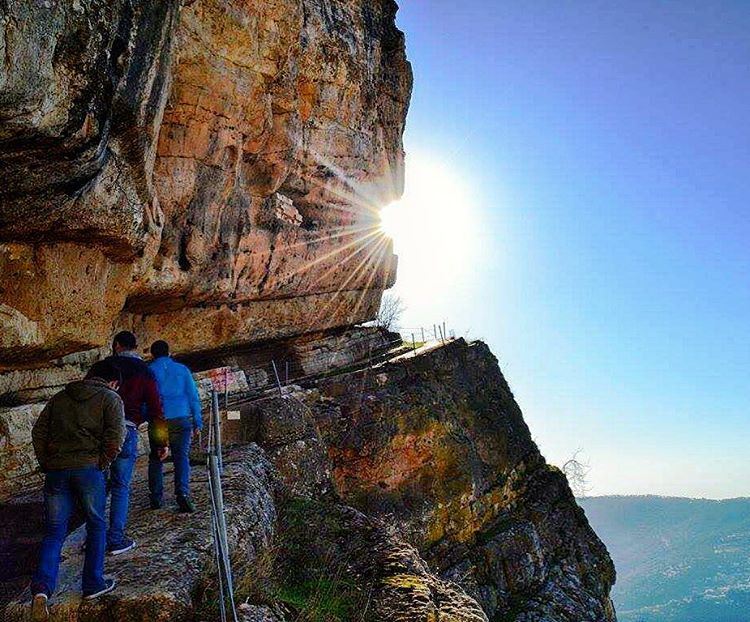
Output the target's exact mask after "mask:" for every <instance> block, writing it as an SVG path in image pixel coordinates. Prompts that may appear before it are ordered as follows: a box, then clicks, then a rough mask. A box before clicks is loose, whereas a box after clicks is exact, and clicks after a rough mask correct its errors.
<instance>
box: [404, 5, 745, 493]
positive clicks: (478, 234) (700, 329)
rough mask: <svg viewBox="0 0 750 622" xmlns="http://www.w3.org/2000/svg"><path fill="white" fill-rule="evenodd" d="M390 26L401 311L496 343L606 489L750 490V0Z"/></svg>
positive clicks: (469, 13)
mask: <svg viewBox="0 0 750 622" xmlns="http://www.w3.org/2000/svg"><path fill="white" fill-rule="evenodd" d="M398 22H399V25H400V27H401V28H402V29H403V30H404V31H405V33H406V37H407V51H408V54H409V58H410V59H411V61H412V64H413V66H414V71H415V90H414V97H413V102H412V107H411V111H410V114H409V119H408V122H407V132H406V137H405V147H406V151H407V195H409V193H410V192H411V197H410V198H409V200H408V203H409V204H411V205H416V206H417V207H418V208H419V209H416V208H415V210H414V218H413V219H412V220H411V222H410V223H408V224H407V225H403V226H402V228H403V229H404V230H405V233H404V235H402V236H397V238H396V240H395V243H396V252H397V253H398V254H399V257H400V259H399V261H400V265H399V271H400V272H399V280H398V283H397V286H396V289H395V292H396V293H397V294H398V295H400V296H401V297H402V298H403V299H404V301H405V303H406V305H407V307H408V309H407V311H406V313H405V314H404V317H403V324H404V325H406V326H420V325H424V326H431V325H432V324H433V323H435V322H440V321H443V320H445V321H447V322H448V324H449V326H450V327H451V328H453V329H454V330H455V331H456V332H457V333H458V334H462V335H467V336H469V337H471V338H483V339H485V340H486V341H487V342H488V343H489V344H490V346H491V347H492V349H493V351H494V352H495V354H496V355H497V356H498V358H499V359H500V364H501V367H502V370H503V372H504V374H505V375H506V377H507V379H508V381H509V382H510V384H511V387H512V389H513V391H514V393H515V395H516V397H517V399H518V401H519V404H520V405H521V408H522V409H523V412H524V415H525V418H526V421H527V422H528V424H529V426H530V428H531V431H532V434H533V436H534V438H535V440H536V441H537V442H538V444H539V445H540V448H541V450H542V452H543V453H544V455H545V456H546V457H547V459H548V460H549V461H550V462H552V463H554V464H561V463H563V462H564V461H565V460H566V459H567V458H569V457H570V456H571V455H572V454H573V453H574V452H575V451H576V449H578V448H582V449H583V452H584V455H585V456H586V459H587V460H588V462H589V463H590V467H591V473H590V480H591V484H592V486H593V488H592V490H591V494H592V495H598V496H601V495H611V494H620V495H628V494H654V495H666V496H678V497H689V498H700V497H705V498H712V499H723V498H732V497H743V496H744V497H746V496H750V484H748V482H749V481H750V463H749V462H748V460H747V457H746V456H747V447H748V446H749V445H750V417H748V405H749V404H750V385H749V384H748V382H747V378H746V375H747V370H748V369H750V286H749V285H748V274H750V249H748V245H747V240H748V238H750V219H749V218H748V208H747V200H748V198H749V197H750V175H748V174H747V163H748V161H750V118H749V117H748V115H747V110H748V107H749V106H748V105H749V104H750V80H748V77H750V76H749V75H748V74H749V73H750V70H748V67H750V40H749V39H748V37H747V32H748V28H749V27H750V5H748V4H746V3H739V2H726V1H724V2H716V3H711V4H710V5H706V4H705V3H700V2H697V1H689V2H681V3H671V2H668V3H658V4H655V3H651V2H646V1H645V0H636V1H634V2H629V3H626V4H619V5H617V4H614V5H612V4H606V3H600V2H594V1H588V0H582V1H580V2H575V3H571V4H551V3H546V2H523V3H522V2H505V3H496V2H483V1H479V0H467V2H464V3H461V4H460V5H459V6H457V5H455V3H452V2H447V0H434V1H432V2H429V3H428V2H423V1H419V0H413V1H404V2H401V10H400V12H399V17H398ZM431 162H432V163H437V164H438V165H439V166H440V167H442V168H438V167H436V166H435V165H433V164H430V163H431ZM412 170H414V171H416V174H415V175H412V177H411V178H412V179H422V180H424V179H428V180H429V179H430V178H432V179H433V180H434V182H435V184H437V186H438V187H439V188H438V189H437V190H435V191H434V192H430V189H429V185H428V186H425V184H424V181H422V182H419V181H418V182H410V171H412ZM431 170H433V171H447V172H446V173H445V174H443V173H441V172H435V173H433V174H430V171H431ZM410 184H411V189H410ZM420 184H421V186H420ZM441 195H443V196H442V198H441ZM462 195H463V196H465V199H457V198H456V197H457V196H462ZM420 240H424V241H423V242H420Z"/></svg>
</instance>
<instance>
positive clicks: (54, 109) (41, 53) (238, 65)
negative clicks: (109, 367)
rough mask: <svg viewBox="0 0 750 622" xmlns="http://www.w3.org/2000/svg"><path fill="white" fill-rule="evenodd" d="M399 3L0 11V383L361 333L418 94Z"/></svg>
mask: <svg viewBox="0 0 750 622" xmlns="http://www.w3.org/2000/svg"><path fill="white" fill-rule="evenodd" d="M396 10H397V7H396V4H395V3H394V2H393V1H392V0H376V1H372V0H327V1H326V2H319V1H316V0H274V1H273V2H271V1H268V0H241V1H240V0H190V1H188V0H184V1H182V2H180V1H178V0H163V1H160V2H151V1H148V0H106V1H103V0H76V1H75V2H61V1H56V0H51V1H49V2H24V1H22V2H11V3H2V4H0V47H1V48H2V50H3V54H2V55H0V169H1V170H2V178H3V183H2V184H0V371H1V370H6V371H7V370H12V369H19V368H33V367H40V366H42V365H44V364H45V363H46V362H48V361H50V360H52V359H55V358H57V357H61V356H64V355H68V354H70V353H74V352H78V351H84V350H87V349H91V348H96V347H100V346H102V345H103V344H105V343H106V342H107V341H108V340H109V338H110V336H111V334H112V332H113V330H116V329H119V328H130V329H132V330H134V331H135V332H136V333H137V334H138V335H139V336H140V337H141V339H142V341H143V342H144V343H148V342H149V341H150V340H151V339H153V338H156V337H162V338H166V339H168V340H169V341H171V342H172V344H173V346H174V348H175V349H176V350H177V351H178V352H189V351H196V350H202V349H208V348H216V347H220V346H227V345H228V346H231V345H239V344H247V343H252V342H255V341H258V340H267V339H274V338H278V337H287V336H291V335H298V334H303V333H307V332H312V331H316V330H321V329H326V328H330V327H335V326H346V325H351V324H354V323H356V322H360V321H364V320H368V319H371V318H372V317H373V315H374V314H375V312H376V310H377V307H378V304H379V301H380V296H381V293H382V291H383V289H385V288H387V287H389V286H390V285H391V284H392V283H393V280H394V277H395V266H396V262H395V257H394V256H393V254H392V250H391V245H390V242H389V241H388V240H387V239H386V238H385V237H384V236H382V235H381V234H380V233H379V232H378V230H377V210H378V208H379V207H380V206H381V205H382V204H383V203H386V202H388V201H390V200H392V199H393V198H395V197H397V196H399V195H400V193H401V191H402V186H403V150H402V144H401V136H402V133H403V129H404V122H405V116H406V112H407V108H408V102H409V97H410V91H411V79H412V78H411V69H410V66H409V63H408V62H407V60H406V56H405V52H404V37H403V35H402V33H401V32H399V31H398V30H397V28H396V26H395V14H396Z"/></svg>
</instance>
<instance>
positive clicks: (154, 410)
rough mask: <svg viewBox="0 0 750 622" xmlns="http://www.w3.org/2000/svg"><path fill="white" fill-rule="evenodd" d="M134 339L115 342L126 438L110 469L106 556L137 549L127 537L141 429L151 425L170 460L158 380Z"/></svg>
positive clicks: (161, 452)
mask: <svg viewBox="0 0 750 622" xmlns="http://www.w3.org/2000/svg"><path fill="white" fill-rule="evenodd" d="M137 346H138V343H137V341H136V338H135V335H134V334H133V333H131V332H129V331H122V332H120V333H117V335H115V338H114V341H113V342H112V351H113V353H114V354H113V356H110V357H109V358H107V361H110V362H111V363H113V364H114V365H115V366H116V367H117V369H118V370H119V371H120V374H121V375H122V381H121V382H120V389H119V391H118V393H119V394H120V397H121V398H122V401H123V403H124V405H125V425H126V427H127V436H126V437H125V443H124V444H123V446H122V450H121V451H120V454H119V455H118V456H117V459H116V460H115V461H114V462H113V463H112V466H111V467H110V469H109V481H108V483H107V484H108V490H109V492H110V494H111V495H112V499H111V502H110V510H109V529H108V530H107V552H108V553H109V554H110V555H120V554H121V553H125V552H126V551H129V550H130V549H132V548H133V547H134V546H135V541H134V540H132V539H131V538H129V537H128V536H126V535H125V525H126V524H127V519H128V505H129V502H130V480H131V479H132V477H133V469H134V467H135V459H136V458H137V457H138V427H139V426H140V425H141V424H143V423H146V422H148V424H149V426H150V427H151V437H152V439H155V442H156V444H157V447H158V449H157V451H158V455H159V458H160V459H161V460H164V459H165V458H166V457H167V453H168V449H167V444H168V435H167V423H166V420H165V419H164V411H163V409H162V405H161V399H160V398H159V390H158V389H157V386H156V380H155V379H154V375H153V373H152V372H151V370H150V369H149V368H148V365H146V363H145V362H144V361H143V359H142V358H141V357H140V355H139V354H138V352H137V350H136V348H137Z"/></svg>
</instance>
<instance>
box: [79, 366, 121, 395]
mask: <svg viewBox="0 0 750 622" xmlns="http://www.w3.org/2000/svg"><path fill="white" fill-rule="evenodd" d="M95 378H96V379H97V380H101V381H103V382H105V383H106V384H107V386H109V388H110V389H114V390H115V391H117V389H118V388H119V386H120V381H121V375H120V370H119V369H117V367H115V365H114V364H112V363H111V362H110V361H98V362H96V363H94V364H93V365H92V366H91V369H89V372H88V373H87V374H86V380H93V379H95Z"/></svg>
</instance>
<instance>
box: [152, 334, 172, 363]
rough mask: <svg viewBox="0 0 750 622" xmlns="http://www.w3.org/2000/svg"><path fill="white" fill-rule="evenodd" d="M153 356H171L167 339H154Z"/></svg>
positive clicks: (156, 357)
mask: <svg viewBox="0 0 750 622" xmlns="http://www.w3.org/2000/svg"><path fill="white" fill-rule="evenodd" d="M151 356H153V357H154V358H155V359H158V358H161V357H162V356H169V344H168V343H167V342H166V341H162V340H161V339H160V340H159V341H154V343H152V344H151Z"/></svg>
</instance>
